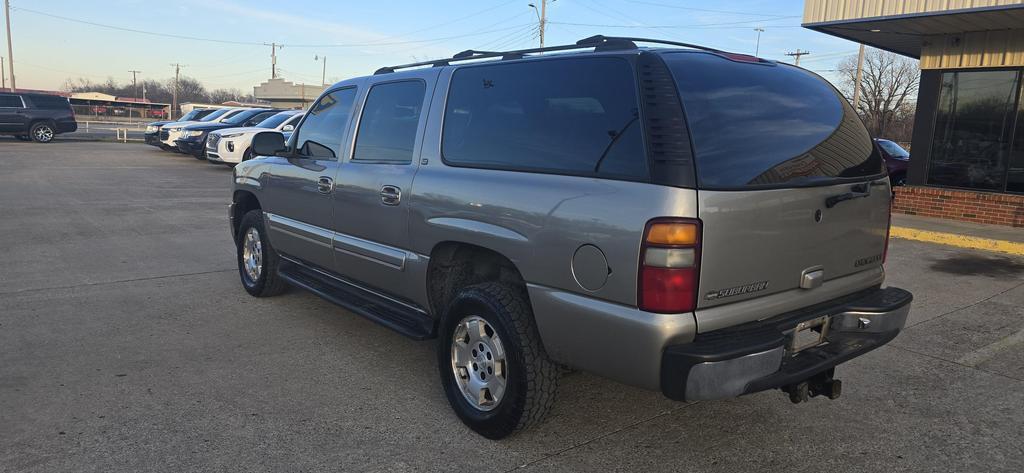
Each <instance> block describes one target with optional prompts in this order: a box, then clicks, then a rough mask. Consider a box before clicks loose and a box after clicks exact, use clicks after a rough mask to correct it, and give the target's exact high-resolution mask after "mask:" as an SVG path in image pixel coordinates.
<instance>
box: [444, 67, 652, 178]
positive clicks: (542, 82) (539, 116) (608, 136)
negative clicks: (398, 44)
mask: <svg viewBox="0 0 1024 473" xmlns="http://www.w3.org/2000/svg"><path fill="white" fill-rule="evenodd" d="M636 94H637V92H636V83H635V81H634V78H633V70H632V68H631V67H630V65H629V63H628V62H626V61H625V60H622V59H619V58H581V59H556V60H544V61H535V62H522V63H517V64H494V65H486V66H470V67H465V68H462V69H459V70H457V71H455V73H454V75H453V77H452V84H451V89H450V92H449V96H448V106H447V108H446V110H445V120H444V139H443V143H442V152H443V155H444V159H445V161H446V162H448V163H451V164H455V165H465V166H473V167H487V168H499V169H516V170H535V171H540V172H554V173H559V174H577V175H584V176H608V177H615V176H620V177H624V178H635V179H646V178H647V177H648V171H647V156H646V154H645V153H644V146H643V139H642V131H643V130H642V127H641V125H640V124H639V123H637V122H638V120H639V116H640V115H639V106H638V105H637V98H636Z"/></svg>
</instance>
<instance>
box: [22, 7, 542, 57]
mask: <svg viewBox="0 0 1024 473" xmlns="http://www.w3.org/2000/svg"><path fill="white" fill-rule="evenodd" d="M11 9H12V10H17V11H23V12H27V13H33V14H36V15H41V16H45V17H49V18H55V19H58V20H63V21H68V22H72V23H80V24H85V25H90V26H95V27H99V28H108V29H112V30H117V31H126V32H129V33H137V34H144V35H149V36H159V37H164V38H174V39H183V40H189V41H205V42H209V43H220V44H237V45H245V46H264V43H262V42H256V41H234V40H227V39H218V38H204V37H199V36H189V35H180V34H172V33H158V32H154V31H144V30H140V29H135V28H126V27H122V26H115V25H109V24H105V23H97V22H94V21H87V20H79V19H77V18H69V17H66V16H61V15H54V14H52V13H46V12H41V11H38V10H32V9H30V8H24V7H11ZM519 16H522V13H521V14H518V15H516V16H514V17H513V18H516V17H519ZM499 24H500V23H499ZM521 26H523V25H515V26H510V27H506V28H498V29H486V30H478V31H476V32H473V33H466V34H460V35H452V36H443V37H437V38H430V39H417V40H408V41H378V42H366V43H334V44H287V45H286V46H288V47H291V48H357V47H369V46H398V45H405V44H419V43H430V42H434V41H444V40H448V39H457V38H466V37H470V36H480V35H485V34H489V33H493V32H496V31H505V30H509V29H513V28H519V27H521Z"/></svg>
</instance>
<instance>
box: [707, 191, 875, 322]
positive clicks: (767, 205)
mask: <svg viewBox="0 0 1024 473" xmlns="http://www.w3.org/2000/svg"><path fill="white" fill-rule="evenodd" d="M869 182H875V183H876V185H870V184H868V185H867V186H865V188H870V189H871V191H870V195H869V196H867V197H857V198H853V199H850V200H845V201H841V202H838V203H836V204H835V206H834V207H832V208H828V206H827V205H826V200H827V199H828V198H829V197H833V196H838V195H843V194H846V193H848V192H851V188H852V187H853V185H851V184H842V185H835V186H824V187H810V188H794V189H772V190H758V191H699V192H698V193H697V200H698V215H699V216H700V219H701V221H702V222H703V229H704V230H703V231H704V234H703V245H702V247H701V253H702V254H701V270H700V285H699V287H700V293H699V294H700V295H699V300H698V301H697V313H696V317H697V326H698V329H699V330H700V331H706V330H709V329H714V328H721V327H722V326H728V325H734V324H736V323H742V322H747V321H751V320H757V319H763V318H766V317H771V316H773V315H776V314H778V313H782V312H786V311H789V310H794V309H798V308H800V307H805V306H809V305H813V304H817V303H819V302H823V301H825V300H828V299H830V298H833V297H838V296H841V295H845V294H849V293H851V292H855V291H857V290H860V289H864V288H866V287H870V286H872V285H874V284H877V283H879V282H880V278H881V265H882V259H883V253H884V252H885V245H886V235H887V231H888V225H889V199H890V194H889V192H890V191H889V186H888V183H887V181H886V180H885V179H882V180H880V181H869ZM862 272H866V273H865V274H863V275H862V277H850V276H852V275H854V274H856V273H862ZM771 295H775V296H773V297H772V299H774V300H772V301H771V303H768V301H763V302H764V303H760V304H756V305H751V304H737V305H735V306H732V308H731V309H730V308H729V306H726V305H727V304H732V303H736V302H740V301H745V300H750V299H756V298H762V297H766V296H771ZM716 306H725V307H720V308H717V309H716V310H706V309H709V308H713V307H716Z"/></svg>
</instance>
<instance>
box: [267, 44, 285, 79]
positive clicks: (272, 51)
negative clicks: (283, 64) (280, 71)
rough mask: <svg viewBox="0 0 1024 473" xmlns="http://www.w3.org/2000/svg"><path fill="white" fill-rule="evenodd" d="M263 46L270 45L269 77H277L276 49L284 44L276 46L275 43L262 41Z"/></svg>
mask: <svg viewBox="0 0 1024 473" xmlns="http://www.w3.org/2000/svg"><path fill="white" fill-rule="evenodd" d="M263 44H264V45H265V46H270V78H271V79H276V78H277V50H278V49H281V48H282V47H284V46H278V45H277V43H270V44H267V43H263Z"/></svg>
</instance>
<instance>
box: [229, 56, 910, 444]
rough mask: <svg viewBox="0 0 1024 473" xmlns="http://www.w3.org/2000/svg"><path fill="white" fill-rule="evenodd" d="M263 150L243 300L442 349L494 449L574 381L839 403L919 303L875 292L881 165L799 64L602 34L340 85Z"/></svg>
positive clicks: (243, 184) (448, 385) (250, 166)
mask: <svg viewBox="0 0 1024 473" xmlns="http://www.w3.org/2000/svg"><path fill="white" fill-rule="evenodd" d="M637 43H642V44H648V45H654V47H639V46H638V45H637ZM252 147H253V151H254V154H256V155H258V156H259V157H258V158H256V159H253V160H250V161H246V162H243V163H241V164H239V165H238V166H237V167H236V168H235V170H234V188H233V196H232V202H233V203H232V204H231V208H230V211H229V214H230V220H231V231H232V234H233V236H234V240H235V242H236V245H237V249H238V252H237V253H238V269H239V273H240V275H241V280H242V285H243V287H244V288H245V290H246V291H248V292H249V293H250V294H252V295H253V296H256V297H265V296H271V295H275V294H278V293H280V292H281V291H282V290H283V289H284V288H285V287H286V286H287V285H291V286H297V287H300V288H303V289H306V290H309V291H311V292H313V293H315V294H317V295H319V296H321V297H323V298H325V299H327V300H329V301H331V302H334V303H336V304H338V305H340V306H342V307H344V308H347V309H348V310H349V311H351V312H355V313H357V314H359V315H362V316H364V317H367V318H369V319H371V320H373V321H376V322H378V323H380V324H382V325H384V326H386V327H389V328H391V329H394V330H396V331H398V332H400V333H402V334H404V335H407V336H409V337H410V338H412V339H415V340H423V339H432V338H437V339H438V340H437V362H438V367H439V371H440V379H441V384H442V386H443V388H444V391H445V393H446V395H447V398H448V400H449V402H450V404H451V406H452V408H453V409H454V410H455V412H456V413H457V414H458V416H459V417H460V418H461V419H462V421H463V422H464V423H465V424H467V425H468V426H469V427H470V428H472V429H473V430H475V431H476V432H478V433H480V434H481V435H483V436H485V437H488V438H493V439H497V438H501V437H504V436H507V435H509V434H511V433H513V432H516V431H518V430H521V429H524V428H526V427H528V426H530V425H532V424H534V423H536V422H538V421H540V420H541V419H542V418H543V417H544V415H545V413H547V412H548V411H549V410H550V408H551V406H552V403H553V402H554V398H555V393H556V391H557V384H558V378H559V375H560V373H561V371H562V369H563V367H568V368H572V369H578V370H583V371H587V372H591V373H595V374H598V375H600V376H604V377H607V378H610V379H613V380H616V381H620V382H623V383H628V384H631V385H635V386H640V387H644V388H649V389H654V390H660V391H661V392H662V393H664V394H665V395H666V396H668V397H669V398H671V399H675V400H686V401H693V400H711V399H725V398H731V397H735V396H740V395H743V394H748V393H753V392H758V391H764V390H768V389H781V390H782V391H783V392H784V393H786V394H787V395H788V397H789V399H790V400H791V401H793V402H801V401H806V400H807V399H808V398H810V397H815V396H825V397H828V398H830V399H835V398H836V397H838V396H839V394H840V392H841V384H840V382H839V381H838V380H836V379H834V377H833V376H834V371H835V367H836V365H838V364H840V363H843V362H845V361H848V360H850V359H852V358H854V357H857V356H860V355H862V354H864V353H866V352H868V351H870V350H872V349H874V348H877V347H879V346H881V345H883V344H885V343H887V342H888V341H890V340H892V339H893V338H894V337H895V336H896V334H897V333H898V332H899V331H900V330H901V329H902V328H903V326H904V323H905V321H906V318H907V314H908V311H909V308H910V302H911V299H912V297H911V294H910V293H908V292H907V291H904V290H902V289H898V288H893V287H885V288H883V287H882V284H883V281H884V276H885V273H884V271H883V267H882V264H883V263H884V261H885V254H886V250H887V247H888V229H889V209H890V199H891V192H890V187H889V181H888V178H887V177H886V173H885V166H884V164H883V161H882V158H881V156H880V154H879V152H878V150H877V149H876V148H875V145H874V143H873V141H872V140H871V137H870V136H868V133H867V131H866V130H865V128H864V126H863V125H862V124H861V121H860V120H859V119H858V117H857V115H856V114H855V113H854V111H853V109H852V108H851V107H850V105H849V103H848V102H847V101H846V100H845V99H844V98H843V97H842V95H840V94H839V93H838V92H837V91H836V90H835V89H834V88H833V87H832V86H831V85H829V83H828V82H826V81H825V80H823V79H822V78H820V77H818V76H816V75H814V74H812V73H810V72H807V71H805V70H803V69H800V68H797V67H793V66H790V65H787V64H780V63H776V62H773V61H767V60H764V59H760V58H756V57H752V56H747V55H741V54H733V53H728V52H723V51H719V50H714V49H710V48H706V47H701V46H696V45H691V44H685V43H676V42H669V41H657V40H650V39H640V38H618V37H605V36H595V37H591V38H587V39H584V40H581V41H579V42H578V43H576V44H572V45H566V46H555V47H547V48H543V49H530V50H521V51H510V52H481V51H472V50H471V51H465V52H462V53H459V54H456V55H455V56H454V57H452V58H447V59H441V60H436V61H427V62H420V63H416V64H408V65H402V66H395V67H385V68H382V69H380V70H378V71H376V73H375V74H374V75H372V76H368V77H359V78H355V79H350V80H346V81H343V82H340V83H337V84H335V85H333V86H331V87H330V88H328V89H327V90H326V91H325V92H324V93H323V94H322V95H321V96H320V97H319V99H318V100H317V101H316V102H315V103H314V104H313V106H312V107H311V108H310V109H309V111H308V113H306V115H305V117H304V118H303V120H302V122H301V123H300V124H299V125H298V128H297V129H296V131H295V132H294V133H293V135H292V136H291V137H290V138H289V139H288V140H287V141H286V140H285V139H284V137H283V136H282V135H281V134H280V133H278V132H273V131H267V132H263V133H260V134H258V135H257V136H256V137H255V138H254V140H253V145H252Z"/></svg>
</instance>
